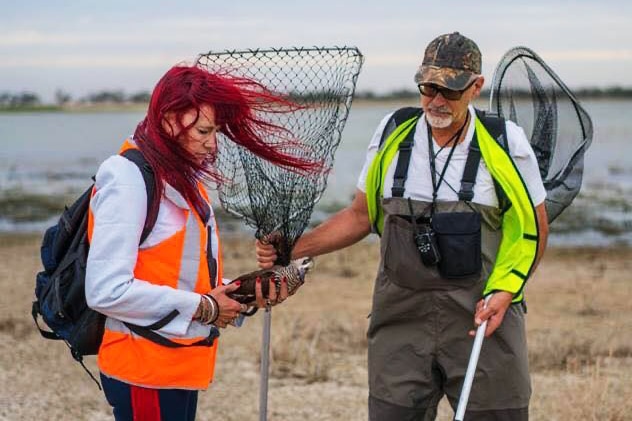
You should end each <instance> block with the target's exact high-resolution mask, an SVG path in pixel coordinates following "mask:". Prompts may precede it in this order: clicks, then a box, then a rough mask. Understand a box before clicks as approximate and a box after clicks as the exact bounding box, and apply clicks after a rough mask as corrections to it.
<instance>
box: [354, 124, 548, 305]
mask: <svg viewBox="0 0 632 421" xmlns="http://www.w3.org/2000/svg"><path fill="white" fill-rule="evenodd" d="M417 120H418V117H413V118H411V119H409V120H406V121H405V122H404V123H403V124H401V125H400V126H398V127H397V128H396V129H395V130H394V131H393V133H392V134H391V135H390V136H389V137H388V138H387V139H386V140H385V142H384V144H383V145H382V147H381V148H380V150H379V151H378V153H377V154H376V156H375V158H374V159H373V161H372V162H371V165H370V166H369V171H368V173H367V181H366V196H367V207H368V213H369V221H370V222H371V226H372V227H373V230H374V231H375V232H376V233H378V234H381V232H382V229H383V226H384V213H383V211H382V205H381V199H382V197H383V191H384V183H385V181H386V180H385V176H384V175H385V174H386V173H387V171H388V168H389V166H390V165H391V163H392V162H393V159H394V158H395V156H396V154H397V151H398V148H399V144H400V143H401V142H402V141H403V140H404V139H405V138H406V136H407V135H408V133H409V132H410V130H412V128H413V127H414V126H415V123H416V121H417ZM475 130H476V135H477V138H478V143H479V148H480V150H481V156H482V157H483V160H484V161H485V164H486V166H487V168H488V170H489V172H490V174H491V176H492V178H494V180H496V182H498V183H499V184H500V186H501V188H502V189H503V190H504V192H505V194H506V195H507V198H508V199H509V201H510V202H511V204H512V206H511V207H510V208H509V209H508V210H507V211H506V212H505V213H504V215H503V221H502V227H501V229H502V232H503V239H502V241H501V244H500V246H499V249H498V253H497V255H496V261H495V263H494V269H493V270H492V273H491V274H490V276H489V279H488V280H487V283H486V285H485V290H484V292H483V293H484V295H487V294H489V293H491V292H493V291H495V290H502V291H509V292H511V293H513V294H514V299H513V301H514V302H520V301H522V299H523V293H522V290H523V288H524V284H525V282H526V280H527V279H528V277H529V275H530V274H531V268H532V266H533V263H534V262H535V258H536V254H537V248H538V227H537V219H536V213H535V208H534V206H533V203H532V201H531V197H530V195H529V192H528V190H527V187H526V185H525V183H524V181H523V180H522V177H521V176H520V173H519V172H518V170H517V168H516V166H515V164H514V162H513V160H512V159H511V157H510V155H509V153H508V152H507V151H506V150H505V149H504V148H503V147H502V146H501V145H500V144H499V143H498V142H497V141H496V140H495V139H494V138H493V137H492V136H491V135H490V134H489V132H488V131H487V130H486V129H485V127H484V126H483V124H482V123H481V121H480V120H479V118H478V117H475Z"/></svg>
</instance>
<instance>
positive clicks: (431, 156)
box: [426, 113, 470, 217]
mask: <svg viewBox="0 0 632 421" xmlns="http://www.w3.org/2000/svg"><path fill="white" fill-rule="evenodd" d="M469 120H470V119H469V113H468V115H467V116H466V118H465V121H464V122H463V125H462V126H461V128H460V129H459V130H458V131H457V132H456V133H455V134H454V135H453V136H452V137H451V138H450V140H448V141H447V142H446V144H445V145H444V146H442V147H441V149H439V151H438V152H437V155H439V153H440V152H441V151H442V150H443V148H445V147H446V146H448V145H450V144H452V146H451V147H450V153H449V154H448V158H447V159H446V161H445V165H444V166H443V170H442V171H441V174H440V175H439V181H438V182H437V176H436V172H437V170H436V166H435V158H436V155H435V154H434V148H433V146H432V128H431V127H430V123H428V120H427V119H426V128H427V129H428V159H429V160H430V175H431V177H432V206H431V208H430V216H431V217H432V215H434V210H435V205H436V203H437V194H438V193H439V187H441V183H443V178H444V177H445V173H446V171H447V169H448V165H449V164H450V160H451V159H452V155H454V149H456V145H457V143H458V140H459V138H460V137H461V134H462V133H463V129H464V128H465V125H466V124H467V122H468V121H469Z"/></svg>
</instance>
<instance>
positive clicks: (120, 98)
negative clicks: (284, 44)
mask: <svg viewBox="0 0 632 421" xmlns="http://www.w3.org/2000/svg"><path fill="white" fill-rule="evenodd" d="M572 91H573V93H574V94H575V95H576V96H577V97H578V98H632V87H630V88H624V87H620V86H614V87H609V88H579V89H574V90H572ZM523 95H524V96H528V95H529V93H528V92H526V91H525V92H518V93H517V96H523ZM150 96H151V93H150V92H149V91H138V92H135V93H132V94H127V93H125V92H124V91H123V90H101V91H98V92H94V93H89V94H88V95H85V96H82V97H80V98H77V99H75V98H73V97H72V95H71V94H69V93H68V92H66V91H63V90H57V91H56V92H55V97H54V102H53V103H44V102H43V101H42V100H41V98H40V97H39V95H38V94H36V93H34V92H30V91H21V92H7V91H4V92H0V109H23V108H37V107H53V108H54V107H64V106H67V105H71V104H74V105H90V104H146V103H147V102H149V98H150ZM418 96H419V92H418V91H417V90H409V89H397V90H393V91H391V92H387V93H375V92H373V91H370V90H366V91H359V92H356V93H355V95H354V98H355V99H362V100H376V101H378V100H400V99H411V98H417V97H418ZM481 96H483V97H488V96H489V90H486V89H483V91H482V92H481ZM317 97H318V94H314V93H311V94H307V95H306V97H305V98H303V99H308V100H309V99H312V100H313V99H315V98H317Z"/></svg>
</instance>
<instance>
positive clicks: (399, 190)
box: [380, 107, 423, 197]
mask: <svg viewBox="0 0 632 421" xmlns="http://www.w3.org/2000/svg"><path fill="white" fill-rule="evenodd" d="M422 113H423V110H422V109H421V108H419V107H405V108H400V109H399V110H397V111H395V112H394V113H393V115H392V116H391V118H389V120H388V122H387V123H386V127H384V131H383V132H382V138H381V139H380V148H381V147H382V145H383V144H384V141H385V140H386V139H387V138H388V137H389V136H390V135H391V133H393V131H394V130H395V129H396V128H397V126H399V125H401V124H403V123H404V122H405V121H408V120H410V119H411V118H413V117H415V116H418V115H419V116H421V114H422ZM416 126H417V123H415V126H413V128H412V129H411V130H410V132H409V133H408V136H406V138H405V139H404V140H403V141H402V142H401V143H400V144H399V147H398V152H399V157H398V158H397V166H396V167H395V174H394V177H393V187H392V188H391V195H392V196H393V197H403V195H404V184H406V178H408V166H409V164H410V156H411V153H412V150H413V144H414V143H415V140H414V137H415V128H416Z"/></svg>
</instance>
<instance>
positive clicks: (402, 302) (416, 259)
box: [367, 113, 531, 420]
mask: <svg viewBox="0 0 632 421" xmlns="http://www.w3.org/2000/svg"><path fill="white" fill-rule="evenodd" d="M417 116H419V113H417ZM413 118H415V120H414V121H413V122H410V121H409V122H408V125H406V124H404V125H403V127H402V125H397V127H396V128H395V130H394V131H393V135H394V136H395V137H397V136H400V137H402V138H403V139H401V142H399V144H398V145H397V147H396V148H395V152H399V158H398V161H397V167H396V170H395V175H394V180H393V188H392V191H391V194H392V197H390V198H386V199H381V200H380V205H379V211H380V212H379V213H380V214H381V216H380V217H379V219H380V222H379V228H378V232H381V233H382V239H381V247H380V251H381V261H380V265H379V270H378V274H377V278H376V282H375V289H374V294H373V308H372V314H371V321H370V325H369V330H368V339H369V393H370V397H369V418H370V419H371V420H395V419H397V420H408V419H410V420H416V419H434V415H435V414H436V407H437V404H438V403H439V401H440V400H441V398H442V397H443V396H444V395H447V397H448V399H449V400H450V404H451V405H452V406H453V408H456V403H457V400H458V397H459V392H460V388H461V385H462V383H463V377H464V374H465V368H466V366H467V362H468V359H469V352H470V350H471V342H472V339H471V338H470V337H469V336H468V334H467V332H468V331H469V330H470V329H471V328H472V327H473V315H474V309H475V304H476V302H477V301H478V300H479V299H480V298H481V297H482V295H483V292H484V291H485V288H486V285H487V280H488V279H489V278H490V276H491V274H492V272H493V271H494V267H495V264H496V263H497V257H498V253H499V250H500V248H501V243H502V240H503V230H502V228H503V215H504V214H503V212H502V211H501V209H499V208H495V207H490V206H485V205H479V204H476V203H471V200H472V198H473V187H474V183H475V180H476V171H477V170H478V162H479V160H480V156H481V155H480V153H479V155H478V160H477V158H476V156H474V157H472V156H471V155H472V153H471V151H470V153H469V154H468V158H467V161H466V166H465V167H466V168H465V171H464V176H463V178H462V181H461V188H460V191H459V197H460V198H461V200H459V201H456V202H437V203H436V204H435V212H437V213H438V214H439V213H440V214H446V213H457V212H462V213H464V214H465V213H473V212H476V213H478V214H479V215H480V219H481V224H480V238H481V241H480V244H481V245H480V254H481V259H480V260H481V266H480V272H479V273H476V274H472V275H470V276H463V277H459V278H446V277H444V276H443V275H442V274H441V272H440V271H439V268H438V267H437V266H426V265H424V263H423V262H422V260H421V257H420V254H419V250H418V248H417V245H416V243H415V241H414V234H415V232H416V231H417V230H419V229H420V228H422V229H423V228H425V227H427V226H428V225H429V224H430V221H429V219H430V218H429V216H430V209H431V207H432V203H429V202H423V201H416V200H409V199H404V197H403V196H404V192H405V181H406V178H407V172H408V163H409V161H410V156H411V150H412V147H413V135H414V132H415V128H416V127H415V126H416V121H417V118H416V117H413ZM387 127H388V126H387ZM477 131H478V132H479V133H480V131H479V130H477ZM477 134H478V133H476V132H475V138H476V135H477ZM387 142H388V140H387ZM476 143H477V142H475V139H473V141H472V144H473V145H474V148H475V147H476ZM392 144H393V143H392V142H391V143H390V145H392ZM402 144H403V145H402ZM384 150H386V151H387V153H388V152H390V153H392V154H393V155H394V154H395V152H393V146H390V149H389V143H386V144H385V145H384V148H383V151H384ZM474 155H476V154H475V153H474ZM379 156H380V155H379V154H378V157H379ZM382 157H384V154H382ZM391 158H392V157H391ZM470 160H473V161H472V163H470V164H468V163H467V162H470ZM474 164H475V170H474V171H473V170H472V167H473V166H474ZM387 169H388V164H387V165H384V166H381V168H380V178H383V174H385V173H386V171H387ZM370 181H371V177H368V178H367V200H370V199H369V196H370V194H369V189H370V188H371V187H372V185H371V184H370ZM373 181H374V180H373ZM380 181H381V182H380V186H382V187H381V188H383V185H384V183H383V180H380ZM378 195H379V196H380V197H381V196H382V194H381V190H378ZM411 214H412V215H411ZM374 215H375V213H374ZM377 219H378V218H376V219H373V221H376V220H377ZM478 367H479V371H478V374H477V376H476V379H475V384H476V388H475V389H474V390H473V391H472V393H471V395H470V398H469V406H468V413H467V414H468V417H472V416H475V415H474V414H478V415H480V416H481V418H468V419H474V420H476V419H481V420H483V419H492V418H490V417H491V416H492V414H493V416H497V417H500V418H493V419H500V420H504V419H507V420H526V419H527V418H528V415H527V407H528V403H529V397H530V394H531V388H530V380H529V373H528V361H527V348H526V338H525V332H524V314H523V309H522V306H519V305H513V306H510V308H509V310H508V311H507V313H506V315H505V319H504V321H503V324H502V325H501V327H500V328H499V329H498V330H497V331H496V332H495V333H494V335H492V337H490V338H488V339H487V340H486V342H485V343H484V344H483V352H482V353H481V357H480V360H479V366H478ZM503 414H504V415H503ZM424 416H425V418H423V417H424ZM502 416H506V417H507V418H502Z"/></svg>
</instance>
